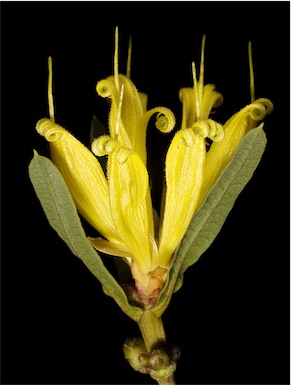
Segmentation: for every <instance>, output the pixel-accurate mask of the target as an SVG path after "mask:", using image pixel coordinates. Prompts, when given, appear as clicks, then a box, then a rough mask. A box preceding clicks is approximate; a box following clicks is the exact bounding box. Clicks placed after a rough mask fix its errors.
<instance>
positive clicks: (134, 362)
mask: <svg viewBox="0 0 291 385" xmlns="http://www.w3.org/2000/svg"><path fill="white" fill-rule="evenodd" d="M123 353H124V356H125V358H126V360H127V361H128V362H129V364H130V366H131V367H132V368H133V369H134V370H136V371H138V372H140V373H149V371H150V368H149V356H148V353H147V350H146V347H145V344H144V342H143V340H142V338H132V339H130V338H128V339H127V340H126V341H125V343H124V344H123Z"/></svg>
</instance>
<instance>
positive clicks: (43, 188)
mask: <svg viewBox="0 0 291 385" xmlns="http://www.w3.org/2000/svg"><path fill="white" fill-rule="evenodd" d="M29 177H30V180H31V182H32V184H33V187H34V189H35V192H36V195H37V197H38V199H39V200H40V203H41V205H42V208H43V210H44V212H45V214H46V216H47V219H48V221H49V224H50V225H51V226H52V228H53V229H54V230H55V231H56V232H57V233H58V235H59V236H60V237H61V238H62V240H63V241H65V242H66V244H67V245H68V246H69V248H70V249H71V251H72V253H73V254H74V255H76V256H77V257H79V258H80V259H81V260H82V261H83V263H84V264H85V265H86V266H87V268H88V269H89V270H90V271H91V272H92V273H93V274H94V276H95V277H96V278H98V280H99V281H100V282H101V284H102V288H103V290H104V292H105V293H106V294H107V295H109V296H111V297H112V298H114V299H115V301H116V302H117V304H118V305H119V306H120V308H121V309H122V310H123V311H124V312H125V313H126V314H127V315H128V316H129V317H131V318H132V319H133V320H135V321H138V320H139V319H140V317H141V314H142V310H141V309H140V308H138V307H135V306H131V305H130V304H129V303H128V300H127V297H126V294H125V292H124V290H123V289H122V288H121V286H120V285H119V284H118V283H117V281H116V280H115V279H114V277H113V276H112V275H111V274H110V272H109V271H108V270H107V269H106V267H105V266H104V264H103V262H102V259H101V258H100V256H99V254H98V253H97V252H96V251H95V249H94V248H93V247H92V246H91V244H90V242H89V241H88V240H87V238H86V234H85V232H84V230H83V227H82V224H81V221H80V218H79V215H78V212H77V209H76V206H75V204H74V201H73V198H72V196H71V194H70V192H69V190H68V188H67V186H66V184H65V181H64V179H63V177H62V175H61V174H60V172H59V171H58V169H57V168H56V167H55V165H54V164H53V163H52V162H51V161H50V160H49V159H48V158H46V157H44V156H39V155H38V154H37V153H36V152H35V156H34V158H33V159H32V161H31V162H30V164H29Z"/></svg>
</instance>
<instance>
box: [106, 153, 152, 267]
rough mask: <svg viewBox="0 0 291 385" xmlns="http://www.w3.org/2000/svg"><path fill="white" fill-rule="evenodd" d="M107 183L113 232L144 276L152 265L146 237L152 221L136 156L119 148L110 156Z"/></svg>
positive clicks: (146, 187)
mask: <svg viewBox="0 0 291 385" xmlns="http://www.w3.org/2000/svg"><path fill="white" fill-rule="evenodd" d="M108 182H109V191H110V193H109V194H110V206H111V212H112V216H113V219H114V223H115V226H116V230H117V232H118V234H119V236H120V238H121V239H122V242H123V243H124V244H125V245H126V246H127V247H128V249H129V250H130V253H131V255H132V256H133V259H135V261H136V262H137V264H138V265H139V269H140V270H141V271H142V272H143V273H144V274H146V272H148V271H150V270H151V266H152V257H151V245H150V241H149V237H150V235H151V234H150V231H151V229H152V228H153V224H152V222H153V218H152V215H151V217H149V216H148V214H149V213H148V207H147V199H148V198H147V197H148V196H149V195H148V194H149V184H148V173H147V170H146V167H145V165H144V163H143V162H142V160H141V158H140V157H139V156H138V154H136V153H135V152H133V151H132V150H128V149H125V148H123V147H121V148H120V149H119V150H118V151H114V152H113V153H111V154H110V155H109V157H108Z"/></svg>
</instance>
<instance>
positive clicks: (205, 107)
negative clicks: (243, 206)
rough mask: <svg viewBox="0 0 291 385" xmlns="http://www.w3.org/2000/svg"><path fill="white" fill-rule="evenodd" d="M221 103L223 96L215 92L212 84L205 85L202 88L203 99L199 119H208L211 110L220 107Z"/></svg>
mask: <svg viewBox="0 0 291 385" xmlns="http://www.w3.org/2000/svg"><path fill="white" fill-rule="evenodd" d="M222 103H223V96H222V95H221V93H219V92H217V91H216V90H215V85H214V84H206V86H204V87H203V98H202V107H201V119H202V120H206V119H208V117H209V115H210V112H211V110H212V109H213V108H217V107H219V106H221V104H222Z"/></svg>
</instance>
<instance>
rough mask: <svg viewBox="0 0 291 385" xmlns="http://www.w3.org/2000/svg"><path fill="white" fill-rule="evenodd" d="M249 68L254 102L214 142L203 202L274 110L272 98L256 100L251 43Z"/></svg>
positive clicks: (229, 121) (231, 119)
mask: <svg viewBox="0 0 291 385" xmlns="http://www.w3.org/2000/svg"><path fill="white" fill-rule="evenodd" d="M248 53H249V68H250V91H251V101H252V103H251V104H249V105H247V106H246V107H244V108H242V109H241V110H240V111H239V112H237V113H236V114H234V115H233V116H232V117H231V118H230V119H229V120H228V121H227V122H226V123H225V125H224V126H223V128H224V139H223V140H222V141H220V142H217V143H212V145H211V147H210V149H209V151H208V152H207V156H206V164H205V176H204V182H203V186H202V190H201V194H200V198H199V204H201V203H202V202H203V200H204V198H205V196H206V194H207V193H208V191H209V190H210V188H211V187H212V186H213V185H214V183H215V182H216V180H217V179H218V177H219V175H220V174H221V172H222V170H223V169H224V167H225V166H226V165H227V163H228V162H229V160H230V159H231V157H232V155H233V153H234V151H235V150H236V148H237V146H238V145H239V143H240V142H241V141H242V139H243V138H244V136H245V135H246V133H247V132H248V131H249V130H251V129H252V128H254V127H255V126H256V125H257V123H258V122H260V121H262V120H263V119H264V118H265V116H266V115H268V114H270V113H271V112H272V111H273V104H272V102H271V101H270V100H268V99H265V98H260V99H257V100H255V86H254V72H253V62H252V48H251V43H249V46H248Z"/></svg>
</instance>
